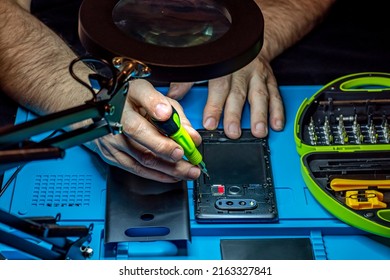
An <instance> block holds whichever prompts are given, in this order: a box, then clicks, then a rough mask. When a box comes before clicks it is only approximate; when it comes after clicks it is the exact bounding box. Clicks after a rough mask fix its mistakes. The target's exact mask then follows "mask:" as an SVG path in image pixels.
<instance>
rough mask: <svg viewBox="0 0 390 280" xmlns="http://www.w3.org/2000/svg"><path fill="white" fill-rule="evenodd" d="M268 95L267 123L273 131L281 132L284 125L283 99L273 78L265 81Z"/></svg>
mask: <svg viewBox="0 0 390 280" xmlns="http://www.w3.org/2000/svg"><path fill="white" fill-rule="evenodd" d="M267 88H268V93H269V115H270V116H269V122H270V126H271V128H272V129H273V130H276V131H281V130H283V128H284V124H285V115H284V106H283V99H282V97H281V95H280V92H279V88H278V85H277V82H276V79H275V76H273V75H272V76H270V77H269V78H268V80H267Z"/></svg>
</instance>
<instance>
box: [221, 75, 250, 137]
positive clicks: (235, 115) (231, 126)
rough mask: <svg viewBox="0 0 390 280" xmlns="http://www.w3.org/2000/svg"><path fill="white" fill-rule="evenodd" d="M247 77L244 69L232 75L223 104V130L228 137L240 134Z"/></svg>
mask: <svg viewBox="0 0 390 280" xmlns="http://www.w3.org/2000/svg"><path fill="white" fill-rule="evenodd" d="M247 91H248V79H247V73H246V71H245V70H244V69H242V70H241V71H238V72H235V73H233V75H232V85H231V89H230V93H229V96H228V98H227V100H226V104H225V112H224V119H223V124H224V130H225V133H226V135H227V136H228V137H229V138H232V139H237V138H239V137H240V136H241V115H242V110H243V107H244V104H245V102H246V99H247V94H248V92H247Z"/></svg>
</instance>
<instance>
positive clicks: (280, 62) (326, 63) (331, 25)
mask: <svg viewBox="0 0 390 280" xmlns="http://www.w3.org/2000/svg"><path fill="white" fill-rule="evenodd" d="M80 3H81V0H33V3H32V4H33V6H32V13H33V14H34V15H36V16H37V17H38V18H39V19H40V20H41V21H42V22H44V23H45V24H46V25H48V26H49V27H51V28H52V29H54V30H55V31H56V32H57V33H58V34H60V36H61V37H63V38H64V39H65V40H66V41H67V42H68V44H69V45H70V46H71V47H72V48H73V49H74V50H75V52H76V53H78V54H83V53H84V49H83V47H82V46H81V44H80V42H79V40H78V35H77V21H78V19H77V15H78V8H79V5H80ZM385 4H386V1H380V0H371V1H364V0H339V1H338V2H337V3H336V4H335V5H334V6H333V7H332V9H331V11H330V13H329V14H328V16H327V17H326V19H325V20H324V22H322V23H321V24H320V25H319V26H317V27H316V29H315V30H313V31H312V32H311V33H310V34H308V35H307V36H306V37H305V38H304V39H303V40H301V41H300V42H299V43H298V44H296V45H294V46H293V47H291V48H290V49H288V50H286V51H285V52H284V53H283V54H282V55H280V56H279V57H277V58H276V59H275V60H274V61H273V62H272V66H273V70H274V73H275V76H276V78H277V80H278V83H279V85H323V84H326V83H328V82H330V81H332V80H334V79H336V78H338V77H340V76H343V75H347V74H352V73H356V72H368V71H373V72H388V71H389V70H390V69H389V66H390V52H389V51H390V40H389V39H388V38H387V37H388V35H389V26H390V24H389V15H388V9H387V7H386V6H385ZM15 112H16V105H15V103H13V102H12V101H11V100H9V99H8V98H7V97H6V96H5V95H4V94H2V93H1V92H0V126H2V125H4V124H7V123H12V122H13V119H14V116H15Z"/></svg>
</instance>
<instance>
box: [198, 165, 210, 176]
mask: <svg viewBox="0 0 390 280" xmlns="http://www.w3.org/2000/svg"><path fill="white" fill-rule="evenodd" d="M198 167H199V168H200V170H201V171H202V173H203V174H204V175H206V176H207V178H209V179H210V175H209V173H208V171H207V169H206V164H205V163H204V162H203V161H202V162H201V163H199V165H198Z"/></svg>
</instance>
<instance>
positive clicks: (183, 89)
mask: <svg viewBox="0 0 390 280" xmlns="http://www.w3.org/2000/svg"><path fill="white" fill-rule="evenodd" d="M193 85H194V83H171V84H170V86H169V90H168V93H167V96H168V97H170V98H172V99H175V100H181V99H182V98H183V97H184V96H185V95H186V94H187V92H188V91H189V90H190V89H191V87H192V86H193Z"/></svg>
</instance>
